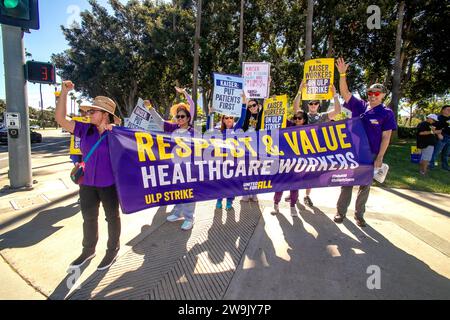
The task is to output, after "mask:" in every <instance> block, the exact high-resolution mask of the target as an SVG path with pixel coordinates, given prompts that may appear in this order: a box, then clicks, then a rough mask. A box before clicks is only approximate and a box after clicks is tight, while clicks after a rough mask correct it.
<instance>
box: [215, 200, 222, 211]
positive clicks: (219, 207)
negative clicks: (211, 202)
mask: <svg viewBox="0 0 450 320" xmlns="http://www.w3.org/2000/svg"><path fill="white" fill-rule="evenodd" d="M216 209H222V200H220V201H219V200H217V202H216Z"/></svg>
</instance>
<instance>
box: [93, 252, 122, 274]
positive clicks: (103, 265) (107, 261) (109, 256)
mask: <svg viewBox="0 0 450 320" xmlns="http://www.w3.org/2000/svg"><path fill="white" fill-rule="evenodd" d="M118 252H119V250H114V251H111V250H106V254H105V256H104V257H103V260H102V261H101V262H100V264H99V265H98V267H97V270H98V271H102V270H106V269H108V268H109V267H111V265H112V264H113V263H114V261H116V259H117V253H118Z"/></svg>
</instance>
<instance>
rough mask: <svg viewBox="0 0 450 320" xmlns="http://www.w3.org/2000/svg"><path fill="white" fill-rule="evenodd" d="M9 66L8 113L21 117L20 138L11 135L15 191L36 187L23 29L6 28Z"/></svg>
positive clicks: (11, 177) (6, 75) (7, 80)
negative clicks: (33, 182)
mask: <svg viewBox="0 0 450 320" xmlns="http://www.w3.org/2000/svg"><path fill="white" fill-rule="evenodd" d="M2 35H3V56H4V65H5V89H6V111H7V112H17V113H19V115H20V123H21V127H20V130H19V136H18V138H11V137H9V135H8V152H9V180H10V184H11V187H12V188H22V187H27V188H31V187H32V172H31V143H30V124H29V117H28V98H27V96H28V95H27V83H26V81H25V74H24V67H23V66H24V65H25V51H24V47H23V32H22V29H21V28H19V27H13V26H7V25H2Z"/></svg>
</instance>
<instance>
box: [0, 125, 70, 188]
mask: <svg viewBox="0 0 450 320" xmlns="http://www.w3.org/2000/svg"><path fill="white" fill-rule="evenodd" d="M38 132H39V133H40V134H42V143H32V144H31V159H32V160H31V161H32V162H31V166H32V168H33V169H35V168H37V167H39V166H40V165H42V159H45V158H48V157H51V156H66V158H65V159H66V160H67V161H69V160H70V159H69V143H70V135H69V134H68V133H62V132H61V129H47V130H39V131H38ZM55 160H56V159H55ZM60 160H61V159H58V161H54V162H55V163H56V162H60ZM8 167H9V157H8V145H0V170H1V172H0V175H3V173H5V172H7V168H8ZM1 181H2V179H1V178H0V186H2V183H1Z"/></svg>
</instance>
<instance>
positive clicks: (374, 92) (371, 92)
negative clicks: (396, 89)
mask: <svg viewBox="0 0 450 320" xmlns="http://www.w3.org/2000/svg"><path fill="white" fill-rule="evenodd" d="M380 94H381V92H380V91H367V95H368V96H369V97H371V96H375V97H378V96H379V95H380Z"/></svg>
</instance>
